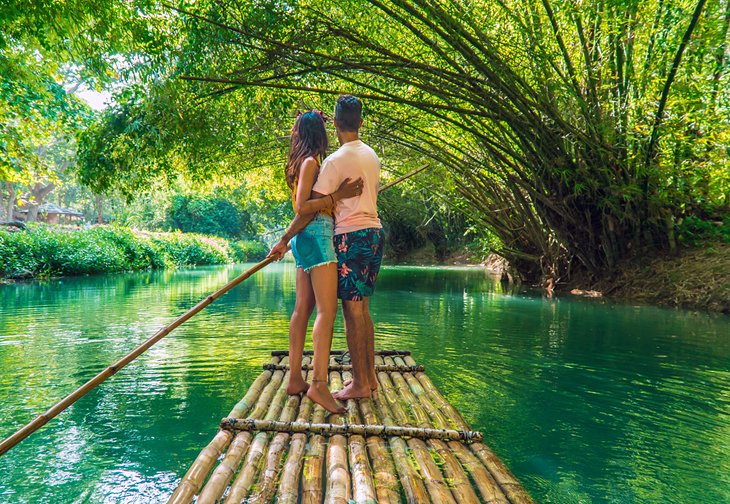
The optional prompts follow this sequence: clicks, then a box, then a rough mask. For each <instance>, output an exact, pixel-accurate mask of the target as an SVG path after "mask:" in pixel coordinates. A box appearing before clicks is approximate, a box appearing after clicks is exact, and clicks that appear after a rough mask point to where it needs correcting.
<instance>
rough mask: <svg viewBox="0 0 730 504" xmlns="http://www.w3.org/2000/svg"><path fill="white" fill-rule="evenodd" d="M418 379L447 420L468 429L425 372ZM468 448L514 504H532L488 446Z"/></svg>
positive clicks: (406, 359)
mask: <svg viewBox="0 0 730 504" xmlns="http://www.w3.org/2000/svg"><path fill="white" fill-rule="evenodd" d="M404 362H405V363H406V364H407V365H413V364H415V363H416V362H415V360H414V359H413V358H412V357H410V356H406V357H405V358H404ZM416 377H417V378H418V381H419V382H420V383H421V384H422V385H423V387H424V389H425V390H426V392H427V393H428V395H429V398H430V399H431V400H432V401H433V402H434V404H436V405H437V406H438V407H439V409H440V410H441V412H443V413H444V414H445V415H446V417H447V418H449V420H451V422H452V423H453V424H454V425H455V426H456V427H457V428H458V429H468V428H469V424H468V423H467V422H466V421H465V420H464V418H463V417H462V416H461V414H460V413H459V412H458V411H457V410H456V408H454V407H453V406H452V405H451V404H449V403H448V401H446V399H445V398H444V396H443V395H442V394H441V392H440V391H439V390H438V389H437V388H436V386H435V385H434V384H433V383H432V382H431V379H430V378H429V377H428V376H427V375H426V374H425V373H417V375H416ZM469 448H470V449H471V451H472V452H473V453H474V454H475V455H476V456H477V457H478V458H479V459H480V460H481V462H482V463H483V464H484V466H485V467H486V468H487V469H488V470H489V472H490V474H491V475H492V477H493V478H494V480H495V481H496V482H497V483H498V484H499V487H500V488H501V490H502V492H503V493H504V495H506V497H507V499H508V500H509V501H510V502H511V503H514V504H533V503H534V501H533V500H532V497H530V495H529V494H528V493H527V491H526V490H525V489H524V488H523V487H522V485H521V484H520V483H519V482H518V481H517V478H515V476H514V475H513V474H512V472H510V470H509V469H508V468H507V466H505V465H504V463H503V462H502V461H501V460H500V459H499V457H497V456H496V455H495V454H494V452H492V450H491V449H489V447H488V446H487V445H485V444H483V443H481V442H477V443H472V444H471V445H470V446H469Z"/></svg>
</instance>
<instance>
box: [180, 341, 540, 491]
mask: <svg viewBox="0 0 730 504" xmlns="http://www.w3.org/2000/svg"><path fill="white" fill-rule="evenodd" d="M341 353H342V352H333V355H332V357H331V360H330V367H329V386H330V390H332V391H335V390H338V389H340V388H342V383H343V381H347V380H348V379H350V378H351V376H350V369H351V368H350V367H349V366H347V365H341V364H338V363H337V360H336V359H337V357H336V356H337V355H340V354H341ZM376 354H377V355H376V372H377V375H378V390H377V392H376V393H375V394H373V397H372V398H371V399H362V400H348V401H347V404H346V408H347V411H346V412H345V413H343V414H341V415H336V414H332V415H328V414H327V412H326V411H325V410H324V409H323V408H322V407H321V406H319V405H317V404H314V403H312V401H310V400H309V399H308V398H307V397H306V396H288V395H287V394H286V385H287V382H288V379H289V377H288V374H289V368H288V365H287V364H288V358H287V353H286V352H272V355H273V357H272V359H271V361H270V363H269V365H267V366H265V370H264V372H263V373H261V375H260V376H259V377H258V378H257V379H256V380H255V381H254V382H253V384H252V385H251V387H250V388H249V390H248V392H247V393H246V395H245V396H244V397H243V399H241V401H239V403H238V404H236V406H235V407H234V408H233V410H232V411H231V412H230V413H229V415H228V418H224V419H223V421H222V422H221V429H220V430H219V431H218V433H217V434H216V435H215V437H214V438H213V440H212V441H211V442H210V443H209V444H208V446H206V447H205V448H204V449H203V450H202V451H201V452H200V455H198V457H197V458H196V459H195V461H194V462H193V465H192V466H191V467H190V469H189V470H188V471H187V473H186V474H185V476H184V477H183V478H182V480H181V481H180V484H179V485H178V487H177V489H176V490H175V492H174V493H173V494H172V496H171V497H170V500H169V502H171V503H183V502H184V503H189V502H193V500H194V499H195V497H196V496H197V500H196V502H198V503H215V502H225V503H236V504H238V503H240V502H260V503H269V502H276V503H281V504H296V503H299V502H301V503H304V504H307V503H321V502H325V503H332V504H335V503H336V504H340V503H341V504H347V503H349V502H356V503H376V502H381V503H385V502H387V503H390V502H408V503H422V502H423V503H429V502H432V503H439V504H440V503H459V504H461V503H478V502H488V503H495V504H508V503H515V504H518V503H519V504H521V503H532V502H533V501H532V499H531V498H530V496H529V495H528V494H527V492H526V491H525V490H524V489H523V488H522V486H521V485H520V484H519V482H518V481H517V480H516V479H515V477H514V476H513V475H512V473H511V472H510V471H509V470H508V469H507V468H506V466H505V465H504V464H503V463H502V462H501V461H500V460H499V459H498V458H497V456H496V455H495V454H494V453H493V452H492V451H491V450H490V449H489V448H488V447H487V446H486V445H485V444H484V443H483V442H482V438H481V434H480V433H475V432H473V431H471V430H470V428H469V425H468V424H467V423H466V421H465V420H464V418H463V417H462V416H461V414H459V412H458V411H457V410H456V409H455V408H454V407H453V406H451V405H450V404H449V403H448V402H447V401H446V399H445V398H444V397H443V395H441V393H440V392H439V391H438V389H437V388H436V387H435V386H434V384H433V383H432V382H431V380H430V379H429V378H428V376H427V375H426V374H425V373H424V372H423V367H421V366H418V365H417V364H416V362H415V360H414V359H413V358H412V357H411V356H410V353H409V352H401V351H382V352H376ZM309 355H311V353H310V354H306V353H305V357H304V359H303V369H304V371H305V373H306V378H307V380H308V381H311V378H312V371H311V370H310V368H311V366H310V364H311V359H310V357H309Z"/></svg>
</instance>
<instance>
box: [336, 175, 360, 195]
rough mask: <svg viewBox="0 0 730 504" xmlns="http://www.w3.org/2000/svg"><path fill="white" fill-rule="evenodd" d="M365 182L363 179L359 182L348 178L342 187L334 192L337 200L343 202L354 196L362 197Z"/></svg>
mask: <svg viewBox="0 0 730 504" xmlns="http://www.w3.org/2000/svg"><path fill="white" fill-rule="evenodd" d="M362 186H363V181H362V177H361V178H358V179H357V180H354V181H353V180H352V179H350V178H346V179H345V180H343V181H342V183H341V184H340V187H338V188H337V190H336V191H335V192H334V195H333V196H334V199H335V200H342V199H347V198H352V197H354V196H360V195H361V194H362Z"/></svg>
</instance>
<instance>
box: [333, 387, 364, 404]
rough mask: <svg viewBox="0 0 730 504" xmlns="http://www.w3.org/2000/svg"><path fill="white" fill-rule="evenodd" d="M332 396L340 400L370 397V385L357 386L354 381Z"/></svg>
mask: <svg viewBox="0 0 730 504" xmlns="http://www.w3.org/2000/svg"><path fill="white" fill-rule="evenodd" d="M332 396H333V397H334V398H335V399H337V400H339V401H346V400H348V399H365V398H367V397H370V387H369V386H368V385H367V384H365V385H364V386H357V387H356V386H355V384H354V383H352V382H350V384H349V385H347V386H346V387H345V388H343V389H342V390H338V391H337V392H335V393H334V394H332Z"/></svg>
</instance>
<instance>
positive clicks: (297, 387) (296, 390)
mask: <svg viewBox="0 0 730 504" xmlns="http://www.w3.org/2000/svg"><path fill="white" fill-rule="evenodd" d="M307 390H309V383H307V382H305V381H304V379H302V378H300V379H299V380H297V379H289V384H288V385H287V386H286V393H287V394H289V395H299V394H301V393H302V392H306V391H307Z"/></svg>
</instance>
